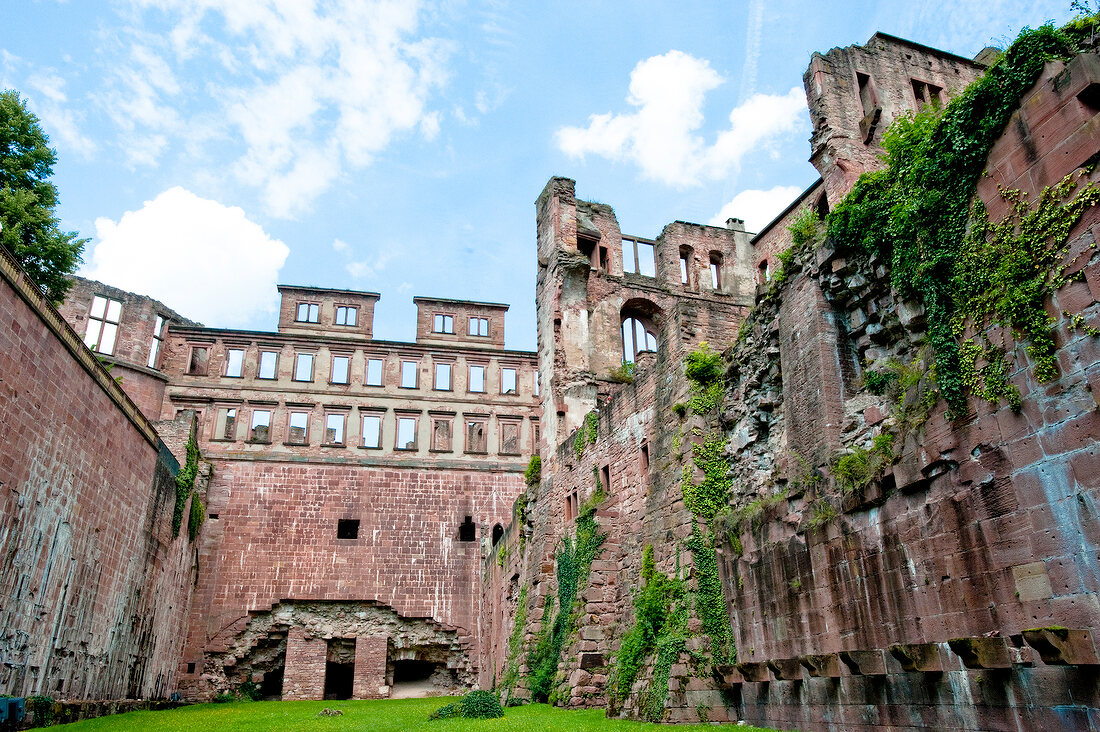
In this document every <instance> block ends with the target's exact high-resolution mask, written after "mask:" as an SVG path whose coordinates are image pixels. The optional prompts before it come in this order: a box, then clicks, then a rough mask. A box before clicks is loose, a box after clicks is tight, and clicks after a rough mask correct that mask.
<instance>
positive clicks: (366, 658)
mask: <svg viewBox="0 0 1100 732" xmlns="http://www.w3.org/2000/svg"><path fill="white" fill-rule="evenodd" d="M388 645H389V639H388V638H387V637H386V636H384V635H371V636H365V635H361V636H359V637H358V638H356V639H355V676H354V677H353V679H352V689H351V696H352V698H353V699H384V698H386V697H388V696H389V695H390V687H389V686H387V685H386V652H387V647H388Z"/></svg>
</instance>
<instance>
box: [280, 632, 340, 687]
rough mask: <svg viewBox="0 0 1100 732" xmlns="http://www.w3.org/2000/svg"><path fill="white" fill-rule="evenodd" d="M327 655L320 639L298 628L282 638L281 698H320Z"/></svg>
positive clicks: (323, 641) (325, 644)
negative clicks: (284, 646)
mask: <svg viewBox="0 0 1100 732" xmlns="http://www.w3.org/2000/svg"><path fill="white" fill-rule="evenodd" d="M327 656H328V644H327V643H326V642H325V640H324V638H313V637H312V636H309V635H306V632H305V631H304V630H303V629H301V628H291V629H290V633H289V634H288V635H287V638H286V667H285V668H284V670H283V699H284V700H287V701H289V700H295V699H324V698H325V659H326V658H327ZM356 656H358V651H357V652H356ZM357 665H358V664H357Z"/></svg>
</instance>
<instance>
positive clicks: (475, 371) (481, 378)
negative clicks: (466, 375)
mask: <svg viewBox="0 0 1100 732" xmlns="http://www.w3.org/2000/svg"><path fill="white" fill-rule="evenodd" d="M467 391H469V392H471V393H475V394H480V393H483V392H484V391H485V367H484V366H471V367H470V379H469V383H468V387H467Z"/></svg>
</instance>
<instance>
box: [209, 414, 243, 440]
mask: <svg viewBox="0 0 1100 732" xmlns="http://www.w3.org/2000/svg"><path fill="white" fill-rule="evenodd" d="M217 409H218V411H217V415H216V416H215V418H214V437H213V439H212V441H213V442H236V441H237V427H238V425H239V424H240V422H239V420H238V416H239V415H240V408H239V407H218V408H217ZM230 420H232V421H233V422H232V427H229V424H230Z"/></svg>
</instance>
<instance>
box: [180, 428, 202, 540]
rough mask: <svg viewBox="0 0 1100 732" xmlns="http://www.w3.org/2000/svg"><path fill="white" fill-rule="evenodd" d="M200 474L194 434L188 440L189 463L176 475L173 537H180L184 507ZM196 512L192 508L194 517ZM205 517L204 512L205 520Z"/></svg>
mask: <svg viewBox="0 0 1100 732" xmlns="http://www.w3.org/2000/svg"><path fill="white" fill-rule="evenodd" d="M198 473H199V443H198V441H197V440H196V439H195V435H194V433H192V434H191V437H190V438H188V440H187V461H186V462H185V463H184V465H183V467H182V468H180V470H179V472H178V473H176V505H175V508H174V509H173V511H172V536H179V535H180V526H181V525H182V524H183V507H184V506H186V505H187V498H188V496H190V495H191V489H192V488H194V487H195V476H197V475H198ZM194 511H195V510H194V508H192V515H194ZM205 517H206V514H205V511H204V512H203V518H205ZM199 523H200V524H201V523H202V522H201V521H200V522H199ZM196 531H197V528H196Z"/></svg>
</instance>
